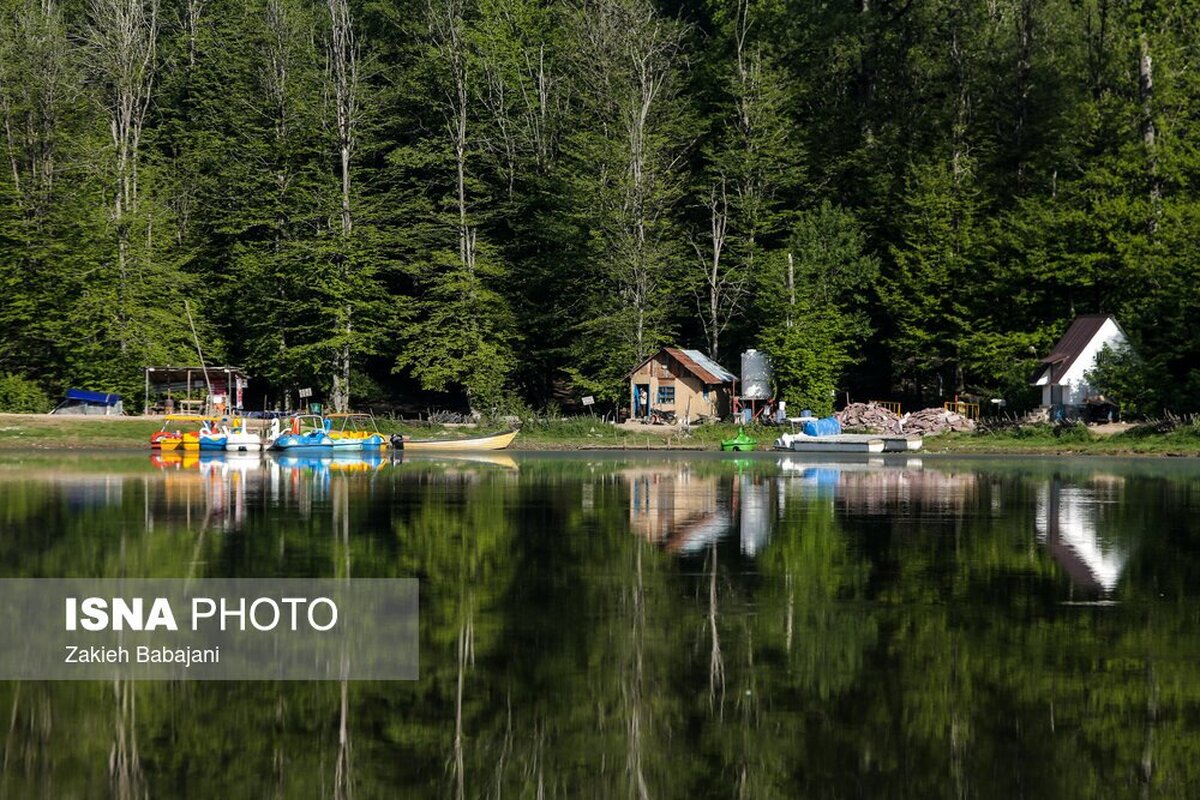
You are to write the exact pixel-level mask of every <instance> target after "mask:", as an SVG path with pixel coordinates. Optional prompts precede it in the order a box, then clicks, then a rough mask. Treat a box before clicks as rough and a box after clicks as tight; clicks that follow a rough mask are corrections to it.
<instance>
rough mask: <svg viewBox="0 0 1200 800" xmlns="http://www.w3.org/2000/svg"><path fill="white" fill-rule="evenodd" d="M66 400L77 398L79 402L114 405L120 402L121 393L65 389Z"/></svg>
mask: <svg viewBox="0 0 1200 800" xmlns="http://www.w3.org/2000/svg"><path fill="white" fill-rule="evenodd" d="M66 399H67V400H78V401H80V402H81V403H97V404H99V405H102V406H115V405H116V404H117V403H119V402H121V395H119V394H108V393H107V392H89V391H87V390H86V389H67V396H66Z"/></svg>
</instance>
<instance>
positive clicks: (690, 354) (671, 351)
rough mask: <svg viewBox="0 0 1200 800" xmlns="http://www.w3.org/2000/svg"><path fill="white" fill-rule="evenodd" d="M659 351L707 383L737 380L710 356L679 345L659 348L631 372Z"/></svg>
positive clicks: (631, 372) (630, 372) (634, 370)
mask: <svg viewBox="0 0 1200 800" xmlns="http://www.w3.org/2000/svg"><path fill="white" fill-rule="evenodd" d="M659 353H666V354H667V355H669V356H670V357H671V358H673V359H675V360H676V361H678V362H679V364H680V366H682V367H683V368H684V369H686V370H687V371H688V372H690V373H692V374H693V375H695V376H696V377H697V378H699V379H700V380H702V381H704V382H705V383H706V384H714V385H720V384H722V383H730V382H732V381H735V380H737V376H736V375H734V374H733V373H732V372H730V371H729V370H727V369H725V368H724V367H722V366H721V365H720V364H718V363H717V362H715V361H713V360H712V359H711V358H709V357H708V356H706V355H704V354H703V353H701V352H700V351H699V350H681V349H680V348H678V347H664V348H662V349H660V350H658V351H657V352H656V353H655V354H654V355H653V356H650V358H647V359H645V360H644V361H642V362H641V363H639V364H638V365H637V366H636V367H634V368H633V369H631V370H629V374H630V375H632V374H633V373H635V372H637V371H638V370H639V369H641V368H642V367H644V366H645V365H646V364H647V363H648V362H650V361H651V360H652V359H653V358H654V356H656V355H658V354H659Z"/></svg>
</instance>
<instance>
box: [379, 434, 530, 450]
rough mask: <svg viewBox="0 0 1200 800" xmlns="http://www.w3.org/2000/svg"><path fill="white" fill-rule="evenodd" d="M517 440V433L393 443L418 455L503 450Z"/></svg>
mask: <svg viewBox="0 0 1200 800" xmlns="http://www.w3.org/2000/svg"><path fill="white" fill-rule="evenodd" d="M515 438H517V431H509V432H508V433H497V434H493V435H491V436H475V437H472V438H470V439H442V440H431V439H426V440H420V439H416V440H408V441H405V442H403V443H402V444H399V443H395V440H393V443H394V446H395V447H397V449H399V448H401V447H402V448H403V449H404V450H405V451H411V452H416V453H425V452H459V451H464V450H503V449H504V448H506V447H508V446H509V445H510V444H512V441H513V439H515Z"/></svg>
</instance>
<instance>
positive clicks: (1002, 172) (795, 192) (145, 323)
mask: <svg viewBox="0 0 1200 800" xmlns="http://www.w3.org/2000/svg"><path fill="white" fill-rule="evenodd" d="M152 5H153V4H151V3H148V2H147V3H132V4H130V6H129V7H130V9H132V10H136V9H138V8H141V9H142V10H143V11H148V10H149V9H150V8H151V6H152ZM185 5H186V6H187V7H186V8H182V7H180V8H174V7H173V8H171V9H167V8H166V7H159V12H158V18H157V26H156V27H155V26H151V25H149V24H146V25H141V26H135V28H136V30H137V32H138V36H136V37H134V39H136V40H137V41H138V42H143V41H144V36H143V34H146V35H148V33H149V32H150V31H151V30H152V29H153V30H154V31H155V32H156V40H155V41H154V42H153V45H154V50H153V52H154V57H153V58H150V59H148V60H136V59H135V61H134V62H129V63H130V64H134V65H135V66H136V65H142V66H136V69H134V68H132V67H131V68H130V69H129V70H123V69H122V68H121V67H120V63H121V62H120V59H116V60H114V57H115V56H114V52H115V51H112V47H113V46H114V44H115V43H118V42H119V41H120V39H121V37H120V36H115V35H114V29H113V28H112V26H111V23H112V22H113V21H112V20H105V19H104V14H103V13H102V11H103V9H105V8H108V7H109V6H107V5H105V4H94V3H93V4H88V3H82V4H81V3H73V4H62V3H39V2H33V1H32V0H9V1H8V2H4V3H0V123H3V130H4V131H5V132H6V133H5V135H4V136H3V137H0V153H2V154H3V156H4V158H3V164H4V168H3V169H0V291H2V292H3V297H4V302H3V303H0V330H2V331H3V335H2V336H0V370H4V371H8V372H14V373H18V374H22V375H26V376H29V377H31V378H33V379H34V380H37V381H39V382H40V383H42V384H43V385H46V386H52V385H61V384H64V383H72V382H74V383H86V384H87V385H89V386H95V387H97V388H109V389H115V390H118V391H130V390H132V389H136V387H137V382H138V376H139V369H140V367H141V366H142V365H143V364H145V363H147V362H151V361H179V360H188V361H191V360H193V358H194V353H193V351H194V349H195V348H194V343H193V342H192V335H191V330H190V326H189V325H188V323H187V320H186V317H185V315H184V314H183V313H182V312H183V308H182V305H183V303H182V301H183V300H184V299H185V298H186V299H187V300H188V302H189V306H190V308H191V310H192V312H193V316H194V317H195V322H196V327H197V333H198V336H199V339H200V340H201V344H202V347H203V349H204V351H205V355H206V357H208V358H210V359H213V360H228V361H231V362H234V363H240V364H242V365H244V366H245V367H247V368H248V369H249V371H250V372H251V373H252V374H253V375H254V376H255V377H256V378H259V379H261V380H263V381H264V382H265V383H266V384H267V393H268V394H269V395H270V397H271V401H272V402H275V401H278V400H279V399H281V395H282V394H283V393H285V392H291V391H293V390H294V389H296V388H298V387H300V386H313V387H323V388H324V389H325V390H328V389H331V388H332V387H333V385H334V378H335V375H336V376H341V375H344V374H345V371H346V369H347V367H348V368H349V369H350V371H351V372H356V373H358V374H360V375H364V376H366V377H367V378H368V379H369V380H370V381H373V382H374V384H375V385H377V386H378V387H379V389H380V391H381V392H383V393H385V394H389V395H391V396H392V397H391V399H392V400H393V401H395V400H400V399H401V398H397V397H396V396H395V395H396V393H397V392H398V390H403V391H409V390H412V389H414V388H415V387H421V389H424V390H437V391H446V392H450V393H454V394H458V395H460V396H461V397H462V398H464V399H466V400H467V402H469V403H471V404H475V405H478V406H486V407H490V408H500V407H511V406H513V404H514V403H518V401H519V403H528V404H531V405H533V406H542V405H545V404H546V403H547V402H548V401H549V400H551V399H552V398H554V397H555V396H556V394H558V393H561V392H563V391H564V390H566V391H574V392H575V393H589V394H593V395H596V396H597V397H598V398H602V399H604V400H605V401H607V402H608V403H610V404H615V403H619V402H621V401H622V400H623V399H624V395H625V392H626V391H627V388H626V387H625V385H624V377H625V374H626V371H627V370H628V369H629V368H630V367H631V366H632V365H633V364H634V363H636V362H637V360H638V359H639V358H641V357H644V356H645V355H647V354H648V353H649V352H651V351H653V350H654V349H655V348H656V347H658V346H660V345H662V344H678V345H682V346H687V347H701V348H704V349H706V350H712V349H717V350H720V351H721V352H720V353H719V354H717V355H718V356H719V357H720V358H723V359H725V360H726V361H727V360H728V359H729V358H730V356H731V355H732V354H734V353H736V352H738V351H740V350H741V349H743V348H745V347H751V346H757V345H760V344H763V343H764V342H767V341H768V340H769V341H770V343H771V347H772V348H773V349H774V350H778V351H779V353H777V356H779V357H780V360H779V361H778V365H779V367H780V369H781V375H782V376H783V380H784V381H785V382H786V383H788V384H789V385H788V387H787V389H788V391H790V392H792V393H793V395H794V396H795V397H802V398H804V401H805V402H807V403H811V404H815V405H821V404H822V403H824V402H825V400H824V398H825V397H826V396H827V394H828V391H829V390H830V389H831V388H838V389H841V388H849V389H851V390H852V393H853V394H855V395H856V396H862V395H864V394H865V393H867V392H870V393H871V394H873V395H874V396H879V397H882V396H894V397H896V398H897V399H903V400H904V401H905V402H906V403H912V402H916V401H918V400H919V401H923V402H925V403H932V402H939V401H941V400H943V399H947V398H948V397H949V396H951V395H952V394H954V393H955V392H963V391H966V392H971V393H975V394H980V395H984V396H987V395H993V396H995V395H999V396H1002V397H1004V398H1005V399H1007V400H1008V402H1009V407H1010V408H1020V407H1023V406H1024V405H1026V404H1028V403H1029V402H1031V398H1030V393H1029V389H1028V386H1027V385H1026V380H1027V377H1028V375H1027V372H1028V371H1029V370H1030V368H1031V367H1032V365H1033V364H1034V363H1035V362H1036V360H1037V358H1039V357H1041V356H1044V355H1045V354H1046V353H1047V352H1048V350H1049V348H1050V347H1051V346H1052V345H1053V342H1054V340H1055V338H1056V336H1057V335H1058V334H1060V333H1061V332H1062V330H1064V329H1065V327H1066V326H1067V325H1068V324H1069V322H1070V320H1071V318H1072V317H1074V316H1075V315H1077V314H1080V313H1089V312H1104V313H1113V314H1115V315H1116V316H1117V317H1118V319H1119V320H1120V322H1121V324H1122V325H1123V327H1124V328H1125V329H1126V330H1127V331H1128V332H1129V334H1130V336H1131V338H1132V339H1133V340H1134V341H1137V342H1138V345H1139V348H1140V350H1141V352H1142V353H1143V354H1144V358H1145V359H1146V361H1147V365H1146V369H1147V370H1149V373H1150V374H1152V375H1154V376H1155V387H1156V388H1155V391H1156V393H1157V396H1156V397H1154V398H1153V402H1149V401H1145V402H1149V405H1148V406H1147V408H1150V409H1154V408H1159V407H1163V408H1170V409H1172V410H1176V411H1190V410H1196V409H1200V367H1197V366H1196V365H1197V364H1200V333H1197V331H1198V330H1200V327H1198V326H1196V325H1195V324H1194V320H1195V319H1196V317H1197V315H1200V300H1198V299H1197V298H1198V297H1200V294H1198V293H1197V292H1196V291H1195V286H1196V285H1197V283H1198V282H1200V257H1198V256H1197V253H1200V202H1197V200H1196V197H1198V196H1200V155H1198V154H1197V151H1196V148H1195V147H1194V146H1193V145H1192V143H1193V142H1195V141H1197V140H1198V139H1200V114H1198V113H1197V108H1198V103H1200V100H1198V98H1200V78H1197V76H1198V75H1200V69H1198V68H1197V67H1198V66H1200V64H1198V62H1197V57H1196V52H1195V48H1194V47H1193V43H1194V41H1195V39H1196V35H1197V33H1198V32H1197V30H1196V27H1195V24H1194V23H1193V22H1192V19H1193V18H1194V16H1195V15H1194V14H1192V13H1191V11H1192V9H1191V7H1190V6H1188V5H1187V4H1185V3H1181V2H1179V0H1170V2H1166V3H1159V4H1157V5H1155V6H1154V7H1153V9H1152V10H1153V13H1150V10H1149V7H1147V8H1142V7H1141V5H1139V4H1133V5H1128V4H1124V5H1123V4H1113V3H1099V4H1098V3H1095V2H1068V0H1049V1H1048V2H1044V3H1033V2H1029V1H1028V0H998V2H994V3H981V2H972V3H967V4H962V3H955V2H950V1H949V0H931V2H926V3H919V4H916V3H914V4H900V5H898V6H896V7H894V8H893V7H892V6H890V5H889V4H886V3H866V4H858V5H857V6H856V5H854V4H846V3H841V4H838V3H834V4H805V5H803V7H797V8H793V7H791V6H789V5H788V4H786V3H780V2H777V1H776V0H770V2H749V3H715V2H708V0H704V1H703V2H693V1H691V0H689V2H684V3H682V4H678V5H677V6H672V7H671V11H670V12H669V13H668V12H667V11H666V10H665V7H663V6H662V5H661V4H655V3H652V2H649V0H587V1H586V2H583V3H568V2H564V0H553V1H552V2H545V3H543V2H535V1H534V0H435V2H432V3H426V2H410V0H401V2H398V3H392V4H378V3H365V4H363V3H352V4H351V8H350V11H351V25H352V28H353V41H354V48H355V50H354V52H355V53H356V55H357V59H356V61H355V64H356V70H355V74H354V80H355V85H356V89H357V93H356V95H355V97H356V103H355V104H354V107H353V108H352V109H350V116H351V117H352V120H351V121H352V125H353V135H352V137H351V139H352V141H351V145H352V146H351V150H350V153H349V178H350V180H349V200H348V202H349V206H350V211H351V217H352V221H353V222H352V225H350V226H346V225H344V223H343V218H342V188H343V187H342V180H341V178H342V166H343V165H342V153H341V150H340V146H339V142H340V140H339V134H338V129H339V124H338V118H337V117H338V115H337V108H336V103H335V102H334V101H335V99H336V92H334V91H333V85H332V84H331V79H332V75H333V71H332V70H330V69H329V66H330V64H331V63H332V62H331V61H330V56H331V53H332V52H333V51H332V49H331V48H332V39H331V18H330V16H329V7H328V5H327V4H323V3H317V4H313V3H310V2H307V0H250V1H249V2H234V0H211V2H207V3H202V4H185ZM189 13H191V14H198V15H199V16H198V17H197V18H195V19H192V18H189V17H188V14H189ZM106 48H108V49H106ZM1143 56H1148V58H1143ZM1142 65H1145V66H1144V67H1143V66H1142ZM1147 69H1148V70H1149V72H1148V74H1146V75H1142V74H1140V71H1145V70H1147ZM143 70H145V72H143ZM460 79H461V80H460ZM131 82H132V83H131ZM130 86H140V87H142V88H143V89H145V90H146V91H147V92H148V93H147V94H146V95H145V96H144V97H141V96H140V95H139V98H135V99H136V100H137V102H134V103H133V107H134V108H137V109H144V118H141V117H140V116H139V119H140V121H141V124H140V127H139V129H138V132H137V136H125V137H122V136H117V138H114V133H115V132H116V129H114V127H113V125H112V124H111V123H112V122H113V119H112V111H113V109H115V108H118V107H122V106H121V104H120V103H118V102H116V100H117V99H118V97H117V96H118V94H120V92H121V91H122V90H123V89H128V88H129V87H130ZM139 114H140V112H139ZM118 121H119V120H118ZM118 128H120V126H118ZM130 148H133V149H132V150H130ZM134 151H136V152H134ZM460 167H461V169H460ZM718 196H719V198H720V202H719V203H712V202H710V201H711V200H712V199H713V198H714V197H718ZM118 197H120V198H121V199H122V202H121V203H120V204H118V203H117V202H116V201H117V198H118ZM826 202H827V203H828V204H829V208H831V209H833V211H827V210H823V209H824V208H825V205H824V204H825V203H826ZM714 205H716V206H717V211H716V212H714V210H713V206H714ZM839 214H842V215H845V216H846V218H847V219H850V218H852V220H853V221H852V222H850V223H839V222H831V220H834V219H835V218H836V217H837V216H838V215H839ZM714 220H716V221H718V222H720V223H721V225H723V228H722V230H723V236H724V239H723V249H722V250H721V252H720V253H719V258H717V259H716V261H717V268H716V273H715V277H714V276H713V273H712V272H709V271H702V270H701V269H699V267H700V266H702V265H705V264H711V263H712V259H706V258H705V257H704V256H705V254H704V253H703V252H702V253H701V257H700V258H697V253H696V252H695V249H697V248H698V249H700V250H701V251H703V250H704V249H705V248H706V247H707V246H708V245H709V244H711V243H712V239H713V238H714V237H713V236H712V234H711V233H710V231H712V230H713V222H714ZM821 220H824V221H821ZM836 230H842V231H856V233H854V237H857V238H856V239H855V241H854V242H853V243H852V244H847V243H846V242H842V243H841V244H827V243H830V242H837V241H838V239H837V236H836V235H835V234H834V233H831V231H836ZM806 231H807V233H806ZM847 235H848V234H847ZM831 237H832V238H831ZM852 238H853V237H852ZM789 239H790V240H791V241H789ZM814 243H815V244H814ZM693 245H695V248H694V247H693ZM848 246H849V247H852V249H856V250H857V252H858V253H860V254H862V255H864V257H865V256H868V255H869V256H872V257H873V258H874V261H873V264H874V271H873V273H872V277H870V278H869V280H868V279H863V280H861V281H860V282H859V283H858V288H857V289H856V290H855V292H854V293H853V294H854V296H853V297H842V296H839V295H838V291H840V290H837V289H835V290H833V293H832V294H828V293H827V294H824V295H821V298H822V299H820V300H817V299H816V295H813V296H812V299H811V302H808V301H807V300H805V301H802V302H800V303H799V304H798V305H797V307H796V308H795V309H793V310H792V311H791V312H789V313H787V314H785V313H783V312H781V311H780V308H779V305H778V301H779V298H780V297H781V296H783V293H782V292H781V291H780V288H779V287H780V286H781V284H782V280H783V279H782V278H781V271H782V269H783V263H784V262H782V261H781V259H782V258H784V257H785V255H786V253H787V252H788V251H789V250H791V251H792V252H793V254H794V257H795V258H796V259H797V263H798V264H799V268H800V269H801V270H802V271H803V270H806V269H807V270H809V272H808V273H804V274H803V275H802V277H801V278H799V279H798V280H803V281H804V282H805V291H806V292H807V291H808V290H809V289H810V288H811V286H814V285H816V284H814V278H813V277H812V276H813V275H817V276H818V277H821V276H822V270H824V269H827V268H829V264H830V263H842V264H854V263H859V262H858V261H857V260H856V258H855V257H853V256H846V257H844V258H842V261H840V262H838V261H837V258H839V257H840V256H834V255H828V254H822V253H821V252H820V248H826V247H827V248H828V249H829V250H830V252H834V251H838V250H842V251H844V250H845V248H846V247H848ZM710 249H711V248H710ZM831 259H832V261H831ZM863 263H865V262H863ZM822 279H823V278H822ZM818 283H819V281H818ZM714 286H715V288H714ZM806 297H807V295H806ZM831 297H832V298H833V299H832V300H831V299H830V298H831ZM805 302H808V307H805V308H801V307H800V306H802V305H804V303H805ZM788 319H790V320H791V323H792V328H798V330H797V329H792V328H787V329H785V328H780V327H779V324H780V322H781V320H785V321H786V320H788ZM1031 350H1032V352H1031ZM801 351H807V352H806V353H805V354H804V355H800V352H801ZM347 358H348V359H349V363H348V365H347V363H345V362H346V359H347ZM393 370H394V372H395V373H396V374H395V375H393V374H391V373H392V371H393ZM354 383H355V382H354V381H353V380H352V381H351V393H352V394H354V393H355V392H354V388H353V387H354ZM364 386H365V387H367V388H368V389H371V391H374V388H373V387H372V385H371V384H369V383H367V384H364ZM419 390H420V389H418V391H419ZM405 399H413V398H405ZM418 402H420V401H418ZM1132 402H1133V403H1134V405H1138V404H1141V403H1143V400H1142V399H1138V400H1135V401H1132Z"/></svg>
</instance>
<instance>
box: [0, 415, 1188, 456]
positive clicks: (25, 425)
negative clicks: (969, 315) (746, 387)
mask: <svg viewBox="0 0 1200 800" xmlns="http://www.w3.org/2000/svg"><path fill="white" fill-rule="evenodd" d="M162 424H163V420H162V418H161V417H100V416H97V417H65V416H57V417H56V416H50V415H47V414H0V450H38V451H53V450H65V451H71V450H104V449H120V450H122V451H144V452H147V453H148V452H150V446H149V438H150V435H151V434H152V433H154V432H155V431H157V430H159V429H160V428H161V427H162ZM379 428H380V430H381V432H383V433H384V434H391V433H402V434H405V435H412V436H416V437H418V438H440V437H442V436H444V437H445V438H447V439H453V438H456V437H461V436H462V435H463V433H464V427H463V426H460V425H455V426H450V425H437V424H430V423H414V422H401V421H396V420H383V419H381V420H379ZM477 430H478V433H480V434H484V433H488V432H490V429H489V428H488V427H481V428H479V429H477ZM737 430H738V426H737V425H733V424H726V423H722V424H717V425H704V426H699V427H695V428H692V430H691V432H690V434H684V433H683V432H681V431H679V430H677V429H675V428H668V427H666V426H651V425H638V424H634V425H629V424H624V425H611V424H608V423H604V422H601V421H599V420H596V419H592V418H587V417H582V418H575V419H569V420H562V421H553V422H541V421H537V422H532V423H528V424H526V425H525V426H523V427H522V429H521V435H520V436H518V437H517V439H516V441H515V442H514V443H513V446H512V447H510V448H509V449H510V450H511V451H517V452H531V451H551V452H597V451H617V452H621V451H644V452H714V451H718V450H719V447H720V441H721V440H722V439H726V438H729V437H731V436H733V435H735V434H736V433H737ZM778 431H779V429H778V428H763V427H758V426H753V427H750V428H748V429H747V433H748V434H749V435H750V436H752V437H754V438H756V439H758V441H759V448H758V450H757V451H756V452H770V451H771V449H770V447H769V443H770V441H771V440H772V439H774V437H775V436H777V435H778ZM475 432H476V431H475V430H472V431H471V433H475ZM763 445H767V446H763ZM779 452H784V451H779ZM913 455H914V456H919V455H978V456H1021V455H1025V456H1032V455H1040V456H1086V455H1095V456H1122V457H1154V458H1195V457H1200V430H1197V429H1196V428H1195V427H1194V426H1189V427H1185V428H1181V429H1179V430H1175V431H1171V432H1169V433H1141V434H1136V433H1135V432H1132V431H1129V432H1123V433H1117V434H1111V435H1098V434H1095V433H1091V432H1090V431H1087V430H1086V429H1079V430H1072V431H1067V432H1065V433H1063V434H1062V435H1061V436H1060V437H1055V436H1053V434H1052V432H1051V430H1050V429H1048V428H1047V429H1045V430H1042V429H1023V430H1020V431H1015V432H1003V433H945V434H941V435H939V436H928V437H925V446H924V448H923V449H921V450H919V451H915V452H914V453H913Z"/></svg>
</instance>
